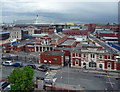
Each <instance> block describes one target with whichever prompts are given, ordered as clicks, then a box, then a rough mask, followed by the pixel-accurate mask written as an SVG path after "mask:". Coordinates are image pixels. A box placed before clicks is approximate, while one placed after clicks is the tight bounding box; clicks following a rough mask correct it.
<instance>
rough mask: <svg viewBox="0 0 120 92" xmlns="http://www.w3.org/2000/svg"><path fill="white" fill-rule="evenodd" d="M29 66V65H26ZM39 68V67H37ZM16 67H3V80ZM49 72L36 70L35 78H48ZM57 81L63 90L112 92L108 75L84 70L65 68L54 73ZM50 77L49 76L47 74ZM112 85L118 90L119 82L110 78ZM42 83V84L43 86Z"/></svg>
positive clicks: (40, 85)
mask: <svg viewBox="0 0 120 92" xmlns="http://www.w3.org/2000/svg"><path fill="white" fill-rule="evenodd" d="M24 65H27V64H24ZM36 66H39V65H36ZM13 69H14V67H12V66H3V67H2V78H6V77H7V76H8V75H10V73H11V72H12V71H13ZM47 73H49V72H42V71H38V70H35V74H34V77H35V78H36V77H44V78H46V74H47ZM51 74H53V75H54V78H56V80H55V85H54V86H55V87H61V88H71V89H76V90H79V89H80V88H82V89H84V90H104V89H105V88H107V89H108V90H112V87H111V84H110V82H109V79H108V77H106V75H104V76H100V74H95V73H87V72H84V71H83V70H82V69H77V70H76V69H74V68H69V71H68V67H64V68H62V69H58V70H55V72H54V73H52V72H51ZM47 75H48V77H49V74H47ZM110 80H111V83H112V85H113V89H114V90H118V88H119V86H118V80H116V79H115V78H113V77H110ZM41 83H42V84H41ZM38 84H39V85H38V86H39V88H40V89H42V88H43V87H42V86H43V81H41V80H39V81H38Z"/></svg>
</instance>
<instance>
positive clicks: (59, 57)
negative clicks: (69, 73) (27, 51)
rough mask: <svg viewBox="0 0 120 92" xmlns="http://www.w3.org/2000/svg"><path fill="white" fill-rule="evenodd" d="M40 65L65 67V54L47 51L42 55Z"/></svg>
mask: <svg viewBox="0 0 120 92" xmlns="http://www.w3.org/2000/svg"><path fill="white" fill-rule="evenodd" d="M40 63H42V64H54V65H61V66H64V63H65V62H64V52H62V51H45V52H43V53H41V54H40Z"/></svg>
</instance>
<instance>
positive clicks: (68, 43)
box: [61, 39, 75, 45]
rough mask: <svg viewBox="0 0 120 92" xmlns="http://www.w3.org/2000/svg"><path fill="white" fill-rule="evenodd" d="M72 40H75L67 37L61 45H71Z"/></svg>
mask: <svg viewBox="0 0 120 92" xmlns="http://www.w3.org/2000/svg"><path fill="white" fill-rule="evenodd" d="M74 42H75V40H73V39H67V40H66V41H65V42H63V43H62V44H61V45H72V44H73V43H74Z"/></svg>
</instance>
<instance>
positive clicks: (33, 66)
mask: <svg viewBox="0 0 120 92" xmlns="http://www.w3.org/2000/svg"><path fill="white" fill-rule="evenodd" d="M27 66H31V67H32V68H33V69H36V66H35V65H34V64H29V65H27Z"/></svg>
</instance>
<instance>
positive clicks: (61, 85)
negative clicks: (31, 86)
mask: <svg viewBox="0 0 120 92" xmlns="http://www.w3.org/2000/svg"><path fill="white" fill-rule="evenodd" d="M55 87H56V88H63V89H68V90H83V88H81V87H80V85H70V84H64V83H56V84H55Z"/></svg>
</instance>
